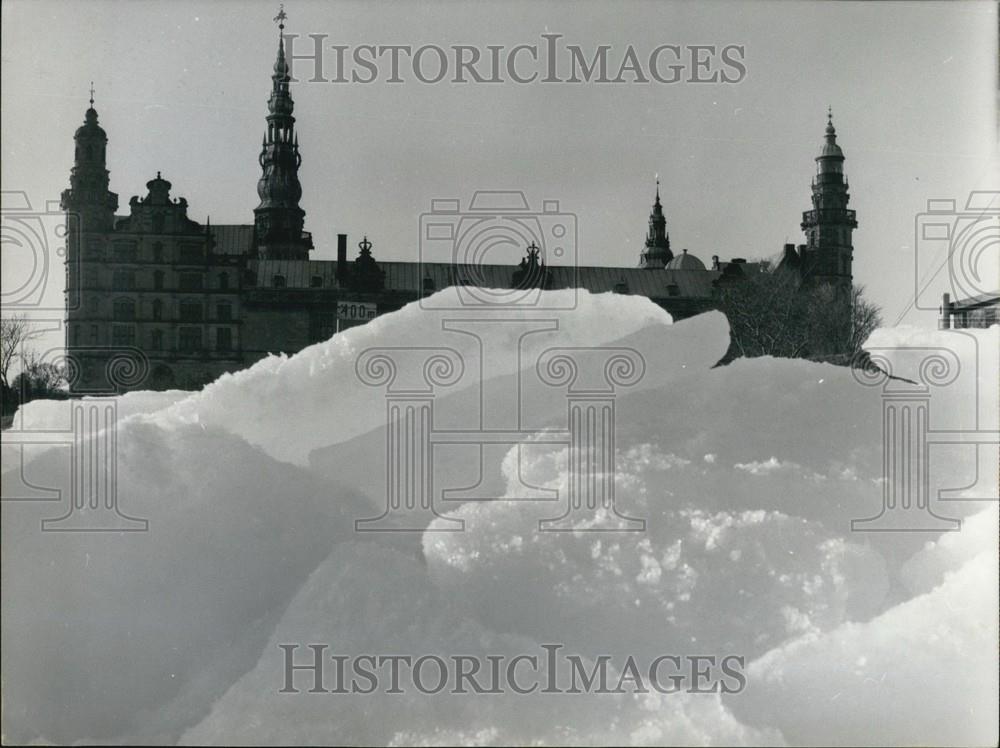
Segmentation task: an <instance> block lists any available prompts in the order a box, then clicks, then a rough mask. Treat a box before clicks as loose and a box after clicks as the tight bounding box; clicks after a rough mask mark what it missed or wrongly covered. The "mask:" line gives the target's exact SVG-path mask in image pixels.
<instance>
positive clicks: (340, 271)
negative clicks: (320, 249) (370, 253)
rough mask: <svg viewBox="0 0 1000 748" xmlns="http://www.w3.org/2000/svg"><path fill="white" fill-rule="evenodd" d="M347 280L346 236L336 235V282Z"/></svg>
mask: <svg viewBox="0 0 1000 748" xmlns="http://www.w3.org/2000/svg"><path fill="white" fill-rule="evenodd" d="M346 278H347V234H337V281H338V282H341V283H343V282H344V279H346Z"/></svg>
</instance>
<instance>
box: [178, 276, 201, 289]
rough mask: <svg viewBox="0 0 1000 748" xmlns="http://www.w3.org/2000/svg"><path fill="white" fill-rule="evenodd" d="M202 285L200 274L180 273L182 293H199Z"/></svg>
mask: <svg viewBox="0 0 1000 748" xmlns="http://www.w3.org/2000/svg"><path fill="white" fill-rule="evenodd" d="M202 285H203V278H202V275H201V273H181V277H180V287H181V290H182V291H200V290H201V289H202Z"/></svg>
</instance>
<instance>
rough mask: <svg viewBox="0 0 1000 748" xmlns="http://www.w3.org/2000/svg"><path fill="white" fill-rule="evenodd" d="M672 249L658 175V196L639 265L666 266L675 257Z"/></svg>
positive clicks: (654, 203)
mask: <svg viewBox="0 0 1000 748" xmlns="http://www.w3.org/2000/svg"><path fill="white" fill-rule="evenodd" d="M673 257H674V255H673V253H672V252H671V251H670V237H669V236H668V235H667V219H666V217H665V216H664V215H663V205H662V204H661V203H660V177H659V175H657V177H656V198H655V199H654V200H653V209H652V211H651V212H650V214H649V230H648V231H647V232H646V244H645V247H644V249H643V251H642V253H641V254H640V255H639V267H641V268H646V269H657V268H664V267H666V265H667V263H668V262H670V261H671V260H672V259H673Z"/></svg>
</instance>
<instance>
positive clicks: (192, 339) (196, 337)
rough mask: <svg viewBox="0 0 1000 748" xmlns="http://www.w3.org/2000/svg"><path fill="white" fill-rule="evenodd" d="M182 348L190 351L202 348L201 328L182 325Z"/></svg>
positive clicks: (180, 341) (180, 340)
mask: <svg viewBox="0 0 1000 748" xmlns="http://www.w3.org/2000/svg"><path fill="white" fill-rule="evenodd" d="M178 342H179V343H180V349H181V350H182V351H186V352H188V353H190V352H192V351H200V350H201V328H200V327H182V328H181V330H180V339H179V341H178Z"/></svg>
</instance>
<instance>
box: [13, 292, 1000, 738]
mask: <svg viewBox="0 0 1000 748" xmlns="http://www.w3.org/2000/svg"><path fill="white" fill-rule="evenodd" d="M554 293H557V294H558V293H564V292H554ZM578 300H579V304H578V308H577V309H575V310H573V311H572V312H548V313H542V312H539V313H538V314H536V315H535V316H536V317H538V318H541V319H555V320H557V321H558V325H559V329H558V331H549V332H544V333H539V334H536V335H529V336H527V337H525V338H523V340H522V345H521V355H520V356H518V355H517V341H518V340H519V338H520V336H521V335H522V334H523V332H524V328H523V327H518V326H517V324H516V323H507V326H506V327H503V326H501V328H500V329H501V332H500V333H499V334H498V335H497V337H496V338H495V339H493V340H490V341H488V343H484V344H483V345H484V348H483V350H484V351H485V354H486V360H485V361H484V362H482V363H480V361H479V354H480V342H479V341H477V340H476V339H475V338H473V337H471V336H469V335H463V334H459V333H455V332H452V331H449V330H447V329H443V323H446V322H447V321H448V320H453V319H455V318H457V317H462V316H463V315H461V314H458V315H456V314H454V313H449V312H444V311H427V310H421V309H420V308H418V307H417V306H416V305H411V306H410V307H407V308H406V309H404V310H402V311H400V312H398V313H395V314H392V315H387V316H385V317H381V318H379V319H377V320H375V321H374V322H372V323H370V324H368V325H365V326H362V327H357V328H352V329H351V330H348V331H347V332H345V333H343V334H341V335H338V336H336V337H335V338H333V339H331V340H330V341H327V342H325V343H321V344H318V345H315V346H312V347H310V348H308V349H306V350H304V351H302V352H300V353H299V354H297V355H295V356H291V357H271V358H268V359H265V360H264V361H261V362H259V363H258V364H256V365H255V366H253V367H251V368H250V369H248V370H246V371H243V372H239V373H236V374H232V375H226V376H223V377H222V378H220V379H219V380H218V381H217V382H215V383H213V384H211V385H209V386H208V387H206V388H205V389H204V390H203V391H202V392H199V393H194V394H188V393H176V392H171V393H132V394H129V395H126V396H124V397H122V398H120V399H119V406H118V414H119V419H120V420H119V424H118V444H119V460H118V494H119V497H120V502H121V505H122V507H123V509H126V510H127V511H128V513H130V514H132V515H133V516H139V517H144V518H148V519H149V523H150V524H149V528H150V531H149V532H148V533H129V534H118V533H43V532H40V531H39V527H40V520H41V519H42V518H45V517H52V516H53V515H54V514H55V512H54V510H55V509H58V507H54V506H53V505H51V504H45V503H25V502H18V503H13V502H4V504H3V507H2V509H3V527H2V539H3V543H2V554H3V579H2V581H3V598H4V601H3V602H4V604H3V652H2V660H3V732H4V737H5V739H6V740H9V741H22V742H24V741H31V740H36V741H55V742H73V741H85V740H91V741H94V740H97V741H102V742H121V743H132V742H134V743H153V742H181V743H191V744H232V743H237V744H267V743H274V742H278V743H283V744H290V743H306V744H317V745H320V744H331V743H339V744H346V743H357V744H387V743H391V744H455V743H477V744H506V743H515V744H525V743H529V742H532V743H539V744H565V743H582V744H595V743H604V742H614V743H624V744H692V743H693V744H702V745H713V744H718V745H738V744H750V745H761V744H818V743H836V744H879V743H885V742H893V743H908V744H934V745H946V744H995V743H996V741H997V710H996V704H997V694H998V685H997V667H996V663H997V652H996V641H997V635H998V631H997V608H998V603H997V586H998V579H997V567H996V558H997V552H998V550H997V504H996V501H994V502H992V503H990V502H984V501H959V502H953V503H949V504H948V505H947V513H948V515H949V516H952V517H957V518H962V519H963V520H964V522H963V527H962V530H961V531H960V532H954V533H945V534H936V533H934V534H927V533H854V532H851V520H852V519H857V518H864V517H869V516H872V515H874V514H875V513H877V511H878V509H879V507H880V505H881V495H882V494H881V490H882V489H881V481H882V478H881V470H882V457H881V454H882V453H881V449H882V447H881V438H882V437H881V433H882V432H881V418H882V411H881V408H882V404H881V403H882V396H883V394H884V390H883V385H881V384H875V385H872V384H871V383H867V384H863V383H859V381H858V380H857V378H856V375H855V374H852V372H850V371H849V370H847V369H844V368H838V367H834V366H830V365H825V364H815V363H810V362H806V361H800V360H795V361H792V360H778V359H770V358H762V359H754V360H740V361H737V362H735V363H734V364H732V365H730V366H726V367H721V368H712V367H713V365H714V363H715V362H716V361H717V360H718V359H719V358H721V356H722V354H723V352H724V351H725V349H726V345H727V342H728V330H727V327H726V323H725V320H724V318H723V317H722V316H721V315H719V314H717V313H712V314H705V315H700V316H699V317H696V318H693V319H690V320H685V321H683V322H680V323H677V324H672V323H671V320H670V318H669V316H668V315H667V314H666V313H664V312H663V311H662V310H660V309H659V308H657V307H655V306H654V305H653V304H652V303H650V302H648V301H647V300H645V299H641V298H638V297H630V296H622V295H614V294H605V295H587V294H581V295H580V296H579V299H578ZM464 316H465V317H469V316H470V315H464ZM531 316H532V315H531V314H527V315H525V316H524V319H523V320H522V322H525V321H526V320H528V319H529V318H530V317H531ZM998 335H1000V328H993V329H991V330H988V331H976V332H969V331H963V332H961V333H954V332H926V331H918V330H912V329H896V330H881V331H879V332H878V333H876V335H875V336H873V338H872V340H871V341H870V343H869V345H870V347H871V348H872V350H873V353H876V352H878V353H879V354H880V355H882V356H883V358H884V360H885V361H888V362H890V363H891V365H892V366H893V374H894V375H897V376H900V377H908V378H916V377H917V376H918V375H919V374H920V372H919V361H917V360H915V359H913V356H914V355H917V354H914V353H913V351H914V350H915V349H918V348H919V349H924V348H933V347H937V348H944V349H946V351H954V352H955V358H956V360H958V361H959V363H960V364H961V367H960V372H959V375H958V376H957V377H956V378H955V379H954V381H952V382H950V383H949V384H947V385H943V386H940V387H938V388H937V389H932V391H931V392H932V394H931V403H932V407H933V412H932V421H934V425H935V427H937V425H938V423H940V424H943V426H942V428H970V427H975V428H979V429H987V430H988V429H990V428H992V429H996V410H997V409H996V407H995V404H996V376H995V374H996V365H995V362H996V356H997V349H998V345H997V338H998ZM413 345H421V346H447V347H449V348H451V349H453V350H455V351H457V352H458V353H459V354H460V355H461V357H462V360H463V362H464V364H465V372H464V373H465V374H466V375H468V376H465V377H463V378H462V379H461V381H458V382H456V383H454V384H453V385H451V386H445V387H442V388H441V389H440V394H439V398H438V400H437V401H436V403H435V426H436V427H442V428H443V427H449V428H452V427H458V426H460V425H461V424H462V422H463V420H462V419H463V418H464V419H466V420H467V419H468V418H469V414H470V413H475V412H476V411H477V409H478V408H479V407H480V404H481V400H482V398H481V394H482V393H481V389H480V387H479V385H478V384H477V383H478V381H479V380H480V378H481V379H482V380H484V381H485V382H486V384H485V385H484V388H483V389H484V390H485V391H489V392H490V393H494V394H495V393H504V392H510V391H512V388H513V387H514V385H515V384H516V382H517V381H519V376H520V379H521V381H530V380H531V377H532V376H534V374H535V373H536V372H535V360H536V358H537V356H538V354H539V353H541V352H542V351H543V350H545V349H548V348H551V347H554V346H560V347H574V346H589V347H593V346H609V347H629V348H633V349H635V350H637V351H639V352H640V353H641V354H642V357H643V359H644V362H645V373H644V375H643V377H642V378H641V380H640V381H638V382H636V383H635V384H634V385H633V386H630V387H623V388H621V390H620V392H619V393H618V395H617V399H616V405H615V407H616V477H615V485H616V491H617V492H616V502H617V507H618V509H619V511H620V512H621V513H623V514H625V515H629V516H634V517H641V518H643V519H645V520H646V530H645V532H641V533H587V532H575V533H574V532H571V533H540V532H538V531H537V521H538V520H539V519H546V518H551V517H552V516H553V506H552V504H551V503H549V502H543V501H524V500H520V501H514V500H506V501H475V502H472V501H470V502H466V503H463V502H461V501H456V502H453V503H447V502H445V506H443V508H442V509H441V511H442V512H445V511H446V512H447V515H446V518H444V519H441V520H438V521H437V522H436V523H435V524H432V525H431V526H430V527H429V528H427V529H428V531H426V532H423V533H413V534H391V535H384V534H378V533H363V534H359V533H355V532H354V520H355V519H358V518H366V517H372V516H375V515H377V514H378V513H379V512H380V511H381V510H382V509H384V506H385V494H384V486H383V482H384V475H385V457H384V455H385V445H386V432H385V428H384V423H383V421H384V419H385V413H386V405H385V403H386V400H385V391H384V388H379V387H371V386H368V385H365V384H363V383H362V382H360V381H359V379H358V377H357V375H356V372H355V363H356V360H357V357H358V355H359V354H360V353H361V352H362V351H365V350H366V349H368V348H370V347H373V346H378V347H392V346H413ZM963 346H964V347H963ZM901 348H904V349H905V350H900V349H901ZM920 355H922V354H920ZM990 367H993V368H990ZM902 384H903V385H906V383H905V382H903V383H902ZM521 396H522V397H523V398H524V400H523V403H524V406H525V407H524V408H523V410H524V413H523V414H522V416H523V418H524V422H523V424H522V425H523V426H524V427H525V428H528V429H529V430H533V431H535V432H537V433H538V434H542V433H543V432H544V431H545V430H546V429H551V428H563V427H564V423H565V417H566V402H565V399H564V397H563V396H562V394H561V393H560V392H558V391H555V390H551V389H538V388H534V389H533V388H532V387H526V388H524V389H523V390H522V392H521ZM61 408H62V409H64V408H66V404H65V403H32V404H30V405H29V406H28V407H27V408H26V409H25V410H24V417H25V423H30V424H34V425H35V426H36V427H48V428H61V427H62V426H61V425H60V424H61V423H63V421H61V420H60V418H63V417H64V416H62V415H61V414H63V413H65V412H66V411H65V410H61ZM991 408H992V410H991ZM498 417H502V414H501V416H498ZM936 419H940V421H938V420H936ZM970 419H971V420H970ZM977 419H978V425H977ZM970 424H972V426H970ZM942 449H943V450H945V451H944V452H943V454H945V455H946V457H947V459H943V460H940V461H938V462H934V463H932V466H933V469H934V471H933V482H932V489H933V490H934V491H936V490H937V489H938V488H954V487H957V486H970V485H972V484H973V483H974V482H975V481H974V480H973V479H974V477H975V476H976V475H977V471H978V474H979V475H980V478H981V479H982V478H983V477H984V476H985V480H986V481H987V483H989V482H992V483H991V485H988V488H991V489H992V496H994V497H996V496H997V488H996V475H997V469H996V463H995V462H993V463H992V464H990V463H989V456H990V454H991V453H990V450H982V449H980V450H979V451H978V462H977V450H976V448H975V447H970V446H961V447H954V446H945V447H942ZM6 451H7V450H6V448H5V452H6ZM995 451H996V450H995V446H994V447H993V452H992V454H993V458H992V459H994V460H995V459H996V457H995ZM567 452H568V449H567V447H566V446H565V445H559V444H552V443H546V442H545V441H544V439H543V438H542V437H541V436H539V437H537V438H536V439H535V440H534V441H533V442H532V443H530V444H527V445H525V446H523V447H522V448H521V449H517V448H509V447H504V448H503V449H502V450H493V451H491V450H484V451H483V453H482V454H481V455H480V454H478V452H476V453H474V454H473V453H470V452H469V451H468V448H467V447H460V448H455V449H454V451H453V452H450V453H449V452H444V453H442V454H441V455H437V453H436V464H435V482H436V484H437V485H440V486H453V487H460V486H470V485H473V484H475V483H476V482H477V480H478V481H479V485H480V487H481V489H482V490H483V491H484V492H485V493H486V494H489V495H491V496H494V497H506V498H507V499H515V498H523V496H522V495H521V493H520V492H521V491H522V490H523V489H522V488H520V485H521V484H522V483H526V484H530V485H531V486H534V487H536V488H540V489H544V488H548V489H562V490H565V488H566V486H567V479H568V476H567V458H568V454H567ZM480 457H481V461H480V459H479V458H480ZM6 459H7V457H6V455H5V460H6ZM480 470H482V474H481V475H480ZM25 471H26V475H27V476H28V477H29V478H30V479H31V480H32V482H34V483H35V484H36V485H44V486H49V485H64V484H65V481H66V480H67V472H68V464H67V460H66V455H65V451H62V452H60V451H59V450H48V451H36V452H33V453H32V456H31V458H30V459H29V460H28V461H27V463H26V466H25ZM9 478H10V476H6V475H5V484H6V482H7V480H9ZM966 493H968V495H969V496H972V495H974V494H973V492H971V490H970V491H967V492H966ZM438 506H439V507H440V506H441V504H440V503H439V504H438ZM556 514H558V512H556ZM449 518H450V519H454V518H459V519H463V520H465V523H466V524H465V531H464V532H457V533H445V532H435V530H438V529H441V528H442V527H443V525H444V523H445V522H446V520H447V519H449ZM313 642H317V643H328V644H329V645H330V646H331V648H332V649H335V650H336V651H338V652H340V653H353V654H360V653H365V652H373V653H384V654H391V653H410V654H412V655H413V656H414V657H416V656H420V655H425V654H440V655H442V656H447V655H454V654H463V655H470V656H476V657H480V658H484V657H486V656H488V655H507V656H508V657H509V656H514V655H516V654H518V653H536V652H538V651H540V650H539V645H540V644H543V643H551V642H559V643H561V644H563V645H564V647H565V649H566V651H567V652H573V653H578V654H580V655H581V656H583V657H585V658H588V659H590V660H592V659H593V658H594V657H596V656H598V655H599V654H609V655H612V656H613V657H614V658H615V661H616V662H621V661H622V660H623V659H624V658H625V657H627V656H633V657H635V658H636V659H637V660H640V661H646V662H648V661H649V660H650V659H652V658H654V657H656V656H657V655H661V654H680V655H691V654H719V655H722V654H728V653H734V654H738V655H741V656H743V657H745V658H746V669H745V672H746V675H747V688H746V690H745V691H743V692H742V693H738V694H720V693H711V694H691V693H673V694H658V693H655V692H653V693H647V694H632V693H628V694H590V695H587V694H573V695H566V694H555V695H544V694H533V695H531V696H522V695H517V694H510V693H508V694H505V695H475V694H451V693H442V694H438V695H435V696H430V695H421V694H417V693H413V692H412V690H411V691H410V692H407V693H405V694H386V693H383V692H376V693H374V694H371V695H342V694H310V693H307V692H305V690H303V692H301V693H298V694H282V693H279V690H280V689H281V688H282V685H283V678H284V659H283V657H284V655H283V653H282V651H281V650H280V648H279V645H280V644H282V643H298V644H301V645H303V646H304V645H306V644H308V643H313Z"/></svg>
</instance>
